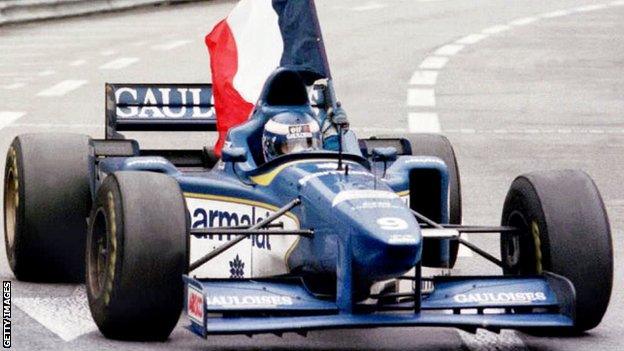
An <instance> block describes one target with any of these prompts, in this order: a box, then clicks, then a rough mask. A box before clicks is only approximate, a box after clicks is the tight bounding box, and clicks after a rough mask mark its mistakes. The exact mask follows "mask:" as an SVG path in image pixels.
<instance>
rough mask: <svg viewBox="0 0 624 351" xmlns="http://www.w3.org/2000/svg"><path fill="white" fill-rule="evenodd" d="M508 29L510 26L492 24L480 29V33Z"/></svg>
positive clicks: (496, 32)
mask: <svg viewBox="0 0 624 351" xmlns="http://www.w3.org/2000/svg"><path fill="white" fill-rule="evenodd" d="M510 29H511V27H510V26H507V25H497V26H492V27H488V28H485V29H484V30H483V31H482V33H485V34H498V33H501V32H504V31H508V30H510Z"/></svg>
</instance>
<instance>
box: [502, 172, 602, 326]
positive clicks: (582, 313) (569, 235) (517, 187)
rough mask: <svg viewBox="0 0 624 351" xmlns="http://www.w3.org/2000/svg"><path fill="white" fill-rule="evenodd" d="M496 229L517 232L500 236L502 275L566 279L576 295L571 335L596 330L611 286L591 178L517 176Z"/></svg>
mask: <svg viewBox="0 0 624 351" xmlns="http://www.w3.org/2000/svg"><path fill="white" fill-rule="evenodd" d="M502 225H504V226H513V227H517V228H519V229H520V230H519V232H518V233H517V234H512V235H508V234H503V235H501V257H502V259H503V263H504V264H505V266H506V267H505V268H504V273H505V274H517V275H527V274H539V273H542V272H544V271H550V272H553V273H556V274H559V275H561V276H563V277H565V278H567V279H569V280H570V281H571V282H572V284H573V285H574V288H575V290H576V318H575V326H574V328H573V329H572V330H558V332H564V333H568V332H573V333H577V332H583V331H586V330H589V329H592V328H594V327H596V326H597V325H598V324H599V323H600V321H601V320H602V317H603V315H604V314H605V311H606V309H607V306H608V304H609V299H610V296H611V289H612V286H613V250H612V242H611V230H610V226H609V220H608V218H607V213H606V211H605V207H604V204H603V201H602V198H601V196H600V193H599V192H598V189H597V188H596V185H595V184H594V182H593V181H592V179H591V178H590V177H589V176H588V175H587V174H586V173H584V172H582V171H577V170H562V171H545V172H535V173H530V174H526V175H522V176H520V177H518V178H516V179H515V180H514V181H513V183H512V184H511V188H510V189H509V192H508V193H507V197H506V199H505V205H504V207H503V215H502Z"/></svg>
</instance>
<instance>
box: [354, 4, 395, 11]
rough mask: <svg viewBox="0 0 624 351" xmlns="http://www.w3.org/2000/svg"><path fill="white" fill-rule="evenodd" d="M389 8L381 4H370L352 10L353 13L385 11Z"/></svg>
mask: <svg viewBox="0 0 624 351" xmlns="http://www.w3.org/2000/svg"><path fill="white" fill-rule="evenodd" d="M386 7H388V5H385V4H379V3H370V4H366V5H362V6H356V7H354V8H352V10H353V11H358V12H361V11H371V10H378V9H383V8H386Z"/></svg>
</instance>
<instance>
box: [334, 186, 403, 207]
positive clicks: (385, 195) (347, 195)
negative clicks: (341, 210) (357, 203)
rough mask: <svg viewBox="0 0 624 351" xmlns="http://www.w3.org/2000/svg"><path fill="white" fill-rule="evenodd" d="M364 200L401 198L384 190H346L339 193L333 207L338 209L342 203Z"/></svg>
mask: <svg viewBox="0 0 624 351" xmlns="http://www.w3.org/2000/svg"><path fill="white" fill-rule="evenodd" d="M362 199H385V200H394V199H399V196H398V195H397V194H395V193H393V192H390V191H384V190H359V189H358V190H344V191H341V192H339V193H338V195H336V196H335V197H334V200H333V201H332V207H336V206H337V205H339V204H340V203H341V202H344V201H351V200H362Z"/></svg>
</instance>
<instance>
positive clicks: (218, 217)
mask: <svg viewBox="0 0 624 351" xmlns="http://www.w3.org/2000/svg"><path fill="white" fill-rule="evenodd" d="M245 210H247V211H231V210H227V209H225V208H220V209H207V208H203V207H197V208H195V209H194V210H193V212H192V213H191V216H192V223H193V224H192V227H193V228H215V227H236V226H240V225H247V226H252V225H254V224H256V223H260V222H262V221H263V220H264V219H265V218H267V217H269V216H270V215H271V212H269V211H267V210H264V209H262V208H258V207H256V206H248V207H245ZM276 222H277V221H276ZM206 238H208V239H211V240H218V241H224V240H225V241H229V240H231V239H232V235H207V236H206ZM248 239H249V240H251V245H252V246H253V247H257V248H259V249H264V250H271V237H270V236H269V235H251V236H249V237H248Z"/></svg>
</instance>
